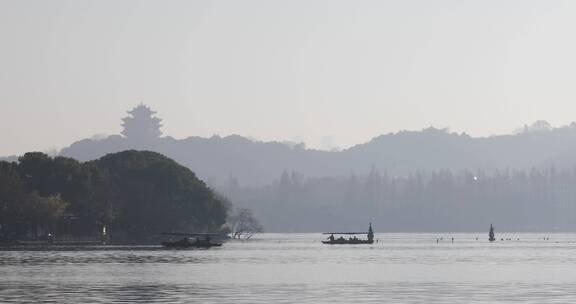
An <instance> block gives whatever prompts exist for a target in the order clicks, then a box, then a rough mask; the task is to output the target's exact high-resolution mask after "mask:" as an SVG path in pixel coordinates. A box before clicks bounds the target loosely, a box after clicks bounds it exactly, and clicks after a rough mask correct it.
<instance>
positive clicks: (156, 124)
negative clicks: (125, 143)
mask: <svg viewBox="0 0 576 304" xmlns="http://www.w3.org/2000/svg"><path fill="white" fill-rule="evenodd" d="M128 114H130V116H127V117H124V118H122V121H123V122H122V127H123V128H124V130H122V135H124V136H125V137H126V138H128V139H131V140H136V141H148V140H151V139H156V138H158V137H160V135H162V131H160V128H161V127H162V125H161V124H160V122H161V121H162V119H160V118H158V117H155V116H154V114H156V112H155V111H152V110H151V109H150V107H148V106H147V105H145V104H143V103H140V104H139V105H138V106H136V107H135V108H133V109H132V110H130V111H128Z"/></svg>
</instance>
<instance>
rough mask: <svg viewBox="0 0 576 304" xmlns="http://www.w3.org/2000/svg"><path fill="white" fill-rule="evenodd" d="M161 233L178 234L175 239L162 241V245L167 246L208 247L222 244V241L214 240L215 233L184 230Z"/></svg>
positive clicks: (216, 235)
mask: <svg viewBox="0 0 576 304" xmlns="http://www.w3.org/2000/svg"><path fill="white" fill-rule="evenodd" d="M162 234H163V235H169V236H178V237H179V239H178V240H175V241H172V240H170V241H164V242H162V246H164V247H167V248H210V247H219V246H222V243H219V242H214V241H213V239H214V237H218V236H219V234H215V233H185V232H164V233H162Z"/></svg>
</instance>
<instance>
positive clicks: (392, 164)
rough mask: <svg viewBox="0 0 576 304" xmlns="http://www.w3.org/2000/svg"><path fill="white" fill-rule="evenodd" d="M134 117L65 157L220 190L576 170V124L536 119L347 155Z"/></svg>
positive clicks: (427, 133) (136, 112)
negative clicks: (154, 159) (173, 166)
mask: <svg viewBox="0 0 576 304" xmlns="http://www.w3.org/2000/svg"><path fill="white" fill-rule="evenodd" d="M128 114H129V115H128V116H127V117H125V118H123V119H122V121H123V123H122V126H123V128H124V130H123V131H122V132H121V133H122V134H123V135H111V136H108V137H97V138H96V137H94V138H91V139H83V140H80V141H77V142H75V143H73V144H72V145H70V146H69V147H66V148H64V149H62V150H61V151H60V153H61V155H63V156H67V157H72V158H75V159H77V160H80V161H89V160H93V159H98V158H100V157H102V156H104V155H106V154H108V153H115V152H120V151H124V150H130V149H138V150H150V151H156V152H159V153H162V154H164V155H166V156H168V157H170V158H172V159H174V160H176V161H177V162H179V163H181V164H183V165H185V166H187V167H188V168H190V169H191V170H192V171H194V172H196V174H198V176H199V177H201V178H202V179H203V180H206V181H207V182H208V183H209V184H210V185H213V186H222V185H226V184H228V183H231V182H232V183H237V184H240V185H242V186H262V185H268V184H271V183H273V182H274V181H275V180H278V179H279V178H280V175H281V174H282V172H285V171H292V172H297V173H298V174H300V175H302V176H304V177H329V176H348V175H350V174H360V175H363V174H367V173H368V172H369V171H370V170H372V169H373V168H375V169H377V170H379V171H381V172H384V171H385V172H387V174H389V175H391V176H406V175H408V174H411V173H414V172H416V171H437V170H445V169H446V170H453V171H454V170H456V171H457V170H464V169H468V170H501V169H528V168H531V167H542V166H557V167H559V168H563V167H564V168H565V167H571V166H574V165H576V123H572V124H570V125H567V126H564V127H560V128H552V127H551V126H550V124H549V123H547V122H545V121H537V122H535V123H534V124H532V125H531V126H525V127H524V128H523V129H521V130H519V131H518V132H516V133H515V134H512V135H499V136H491V137H477V138H475V137H471V136H469V135H467V134H465V133H462V134H457V133H454V132H449V131H448V130H447V129H437V128H434V127H429V128H427V129H423V130H421V131H400V132H397V133H389V134H385V135H380V136H377V137H375V138H373V139H372V140H370V141H369V142H366V143H363V144H358V145H355V146H353V147H351V148H348V149H344V150H341V151H322V150H313V149H306V148H305V147H304V145H303V144H295V145H290V144H286V143H280V142H262V141H257V140H252V139H248V138H246V137H242V136H240V135H230V136H226V137H220V136H216V135H215V136H212V137H211V138H202V137H194V136H192V137H188V138H185V139H174V138H172V137H170V136H162V132H161V130H160V128H161V126H162V125H161V121H162V120H161V119H160V118H157V117H155V114H156V112H154V111H153V110H152V109H150V108H149V107H148V106H146V105H144V104H140V105H138V106H136V107H135V108H133V109H131V110H130V111H128ZM7 160H11V161H16V160H17V158H16V157H14V156H12V157H10V158H8V159H7Z"/></svg>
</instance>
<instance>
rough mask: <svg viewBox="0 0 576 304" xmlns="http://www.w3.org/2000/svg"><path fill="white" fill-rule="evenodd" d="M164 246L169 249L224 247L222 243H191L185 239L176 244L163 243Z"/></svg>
mask: <svg viewBox="0 0 576 304" xmlns="http://www.w3.org/2000/svg"><path fill="white" fill-rule="evenodd" d="M162 246H164V247H167V248H211V247H219V246H222V243H212V242H207V241H197V242H190V241H188V240H187V239H183V240H179V241H175V242H162Z"/></svg>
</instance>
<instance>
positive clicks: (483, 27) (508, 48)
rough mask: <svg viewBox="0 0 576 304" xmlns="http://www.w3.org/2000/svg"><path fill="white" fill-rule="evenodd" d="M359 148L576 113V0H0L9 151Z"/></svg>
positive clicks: (566, 119) (483, 131)
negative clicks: (238, 143)
mask: <svg viewBox="0 0 576 304" xmlns="http://www.w3.org/2000/svg"><path fill="white" fill-rule="evenodd" d="M141 101H143V102H144V103H146V104H148V105H150V106H151V107H152V108H154V109H155V110H156V111H158V116H159V117H161V118H163V119H164V128H163V131H164V134H165V135H171V136H173V137H175V138H185V137H188V136H192V135H196V136H211V135H213V134H220V135H222V136H223V135H229V134H240V135H243V136H249V137H253V138H256V139H260V140H292V139H295V138H298V139H301V140H304V141H305V142H306V143H307V145H308V146H310V147H325V148H329V146H331V145H334V146H340V147H348V146H351V145H353V144H356V143H361V142H365V141H367V140H369V139H370V138H372V137H374V136H377V135H379V134H382V133H388V132H395V131H398V130H402V129H408V130H420V129H422V128H425V127H428V126H430V125H434V126H436V127H450V128H451V130H453V131H457V132H466V133H469V134H471V135H475V136H488V135H491V134H502V133H510V132H511V131H512V130H514V129H516V128H518V127H521V126H522V125H523V124H525V123H532V122H533V121H535V120H539V119H544V120H547V121H549V122H550V123H551V124H552V125H556V126H559V125H564V124H568V123H570V122H572V121H574V120H576V1H553V0H542V1H529V0H521V1H503V0H497V1H487V0H478V1H463V0H458V1H430V0H421V1H410V0H398V1H336V0H327V1H314V0H306V1H295V0H290V1H271V0H264V1H128V0H124V1H83V0H82V1H81V0H72V1H55V0H52V1H42V0H38V1H23V0H17V1H16V0H14V1H6V0H0V155H9V154H20V153H23V152H26V151H32V150H40V151H43V150H46V149H48V148H51V147H58V148H62V147H65V146H67V145H69V144H71V143H72V142H73V141H75V140H79V139H82V138H87V137H91V136H92V135H94V134H102V133H105V134H118V133H119V132H120V130H121V127H120V119H121V117H123V116H125V115H126V113H125V111H126V110H128V109H130V108H132V107H133V106H135V105H137V104H138V103H139V102H141Z"/></svg>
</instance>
